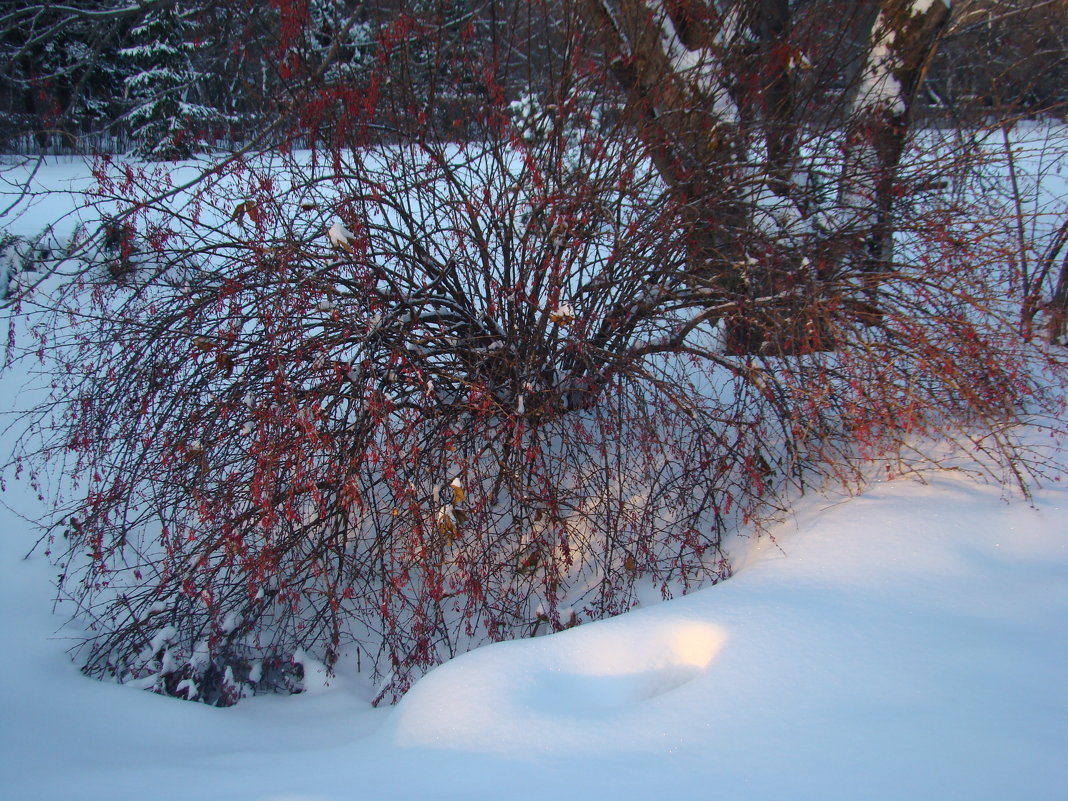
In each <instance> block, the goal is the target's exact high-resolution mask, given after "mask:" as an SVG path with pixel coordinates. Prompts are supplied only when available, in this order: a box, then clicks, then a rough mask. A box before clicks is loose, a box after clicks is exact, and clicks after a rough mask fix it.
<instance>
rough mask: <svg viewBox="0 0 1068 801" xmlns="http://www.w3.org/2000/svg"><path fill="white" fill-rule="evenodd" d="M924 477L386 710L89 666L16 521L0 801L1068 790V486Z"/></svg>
mask: <svg viewBox="0 0 1068 801" xmlns="http://www.w3.org/2000/svg"><path fill="white" fill-rule="evenodd" d="M927 481H928V483H927V484H926V485H923V484H919V483H916V482H913V481H907V480H899V481H895V482H889V483H884V484H880V485H877V486H874V487H872V488H871V490H870V491H868V492H867V493H865V494H864V495H863V496H861V497H858V498H854V499H851V500H849V501H848V502H845V503H842V504H839V505H837V506H834V507H832V508H827V509H821V508H820V506H821V505H825V504H826V501H822V502H821V501H819V500H816V499H812V500H809V501H807V502H806V503H805V505H804V507H803V509H802V512H801V513H800V515H799V517H798V519H797V520H796V521H794V522H791V523H789V524H784V525H782V526H780V527H778V528H777V529H775V531H774V537H775V541H774V542H773V541H772V540H771V539H768V538H763V539H760V540H757V541H751V542H750V543H748V552H747V556H746V562H747V563H746V564H745V565H744V567H743V568H742V569H741V570H740V571H739V573H738V575H737V576H735V577H734V578H733V579H731V580H730V581H727V582H725V583H723V584H720V585H718V586H716V587H711V588H709V589H706V590H703V591H700V592H697V593H695V594H693V595H691V596H689V597H687V598H683V599H679V600H675V601H670V602H667V603H664V604H659V605H656V606H653V607H649V608H647V609H644V610H641V611H638V612H634V613H631V614H627V615H625V616H623V617H620V618H616V619H614V620H609V621H604V622H601V623H593V624H589V625H586V626H583V627H581V628H578V629H574V630H570V631H567V632H564V633H562V634H557V635H552V636H549V637H542V638H538V639H533V640H524V641H518V642H511V643H503V644H499V645H492V646H488V647H485V648H482V649H479V650H477V651H475V652H472V653H470V654H468V655H466V656H462V657H459V658H457V659H456V660H454V661H453V662H451V663H448V664H446V665H444V666H442V667H440V668H438V669H436V670H434V671H432V672H431V673H430V674H429V675H428V676H426V677H425V678H424V679H423V680H422V681H420V682H419V683H418V684H417V685H416V686H415V688H414V689H413V690H412V691H411V692H410V693H409V694H408V695H407V696H406V697H405V698H404V700H403V701H402V702H401V703H400V704H399V705H398V706H397V707H396V708H394V709H391V710H385V709H383V710H374V709H371V708H370V707H369V706H368V704H367V701H366V698H365V697H364V696H363V694H362V691H360V690H357V688H355V687H354V686H351V685H350V684H347V683H346V682H344V681H343V680H338V681H336V682H333V683H332V684H331V685H330V686H328V687H324V688H322V689H321V690H319V691H317V692H312V693H308V694H305V695H301V696H295V697H287V698H283V697H258V698H251V699H246V700H245V701H242V702H241V703H240V704H239V705H238V706H237V707H234V708H231V709H214V708H210V707H206V706H203V705H200V704H192V703H185V702H181V701H175V700H172V699H167V698H163V697H159V696H154V695H151V694H149V693H146V692H141V691H138V690H135V689H132V688H130V687H124V686H118V685H107V684H99V683H97V682H95V681H91V680H89V679H85V678H82V677H81V676H80V675H79V674H78V672H77V669H76V668H75V667H74V666H73V665H72V664H71V663H70V662H69V661H68V660H67V659H66V658H65V656H64V654H63V650H64V647H65V645H66V644H67V643H65V642H64V640H63V638H62V636H63V635H62V632H61V631H60V632H59V633H55V634H54V632H57V630H58V629H60V626H61V624H62V619H61V618H58V617H52V616H50V614H49V608H50V607H49V581H50V573H51V568H50V567H49V565H48V563H47V562H46V561H45V560H44V559H43V558H40V557H34V558H31V559H30V560H27V561H24V560H22V558H21V557H22V556H23V554H24V553H25V552H26V551H27V550H28V549H29V547H30V546H31V545H32V543H33V540H34V534H33V532H32V530H31V529H30V527H29V526H28V525H27V524H26V523H25V522H24V521H22V520H20V519H18V518H17V517H15V516H14V515H13V514H11V513H9V512H6V513H5V516H4V518H3V526H4V537H3V540H2V542H3V545H2V550H0V570H2V574H0V593H2V594H3V604H4V606H3V608H4V609H6V610H7V613H6V614H5V615H4V616H3V623H2V625H3V634H2V641H3V643H4V645H5V648H4V652H5V658H4V659H3V660H2V662H0V665H2V668H0V669H2V671H3V672H2V674H0V675H2V678H0V693H2V695H0V710H2V711H3V724H2V727H3V732H2V738H3V742H2V746H0V754H2V757H0V759H2V762H3V776H4V779H3V784H4V786H5V789H4V792H3V795H4V797H5V798H11V799H19V800H20V801H30V799H56V801H59V800H60V799H75V798H76V799H80V801H91V800H92V799H101V800H102V801H103V800H104V799H107V801H116V800H117V799H118V800H121V799H149V798H151V799H160V800H161V801H162V800H163V799H183V801H184V799H189V798H196V799H228V800H232V801H242V800H243V799H249V800H250V801H251V800H253V799H257V800H262V801H267V799H270V801H283V799H285V800H286V801H296V800H297V799H301V800H302V801H341V800H342V799H346V800H348V799H385V798H396V799H424V798H456V799H461V798H462V799H472V798H476V799H497V798H509V799H525V798H530V799H535V798H546V797H550V798H577V799H601V798H603V799H640V798H652V797H662V798H676V799H681V798H694V799H698V798H701V799H704V798H713V797H723V798H731V799H736V801H737V800H739V799H754V800H757V799H761V800H766V799H821V801H831V799H843V800H845V799H849V800H850V801H853V800H854V799H861V798H863V799H939V800H940V801H945V800H948V799H962V800H963V799H968V800H969V801H976V800H977V799H1009V798H1012V799H1031V800H1032V801H1037V800H1038V799H1050V800H1051V801H1052V799H1062V798H1064V788H1065V787H1066V786H1068V762H1066V761H1065V759H1064V754H1065V753H1066V748H1068V685H1066V683H1065V682H1064V681H1063V678H1064V665H1065V664H1066V663H1068V625H1066V624H1068V536H1066V535H1068V492H1066V491H1065V490H1064V489H1061V488H1054V489H1047V490H1043V491H1041V492H1039V493H1038V494H1037V496H1036V503H1035V506H1034V507H1031V506H1029V505H1028V504H1027V503H1025V502H1024V501H1022V500H1018V499H1017V500H1014V501H1011V502H1007V501H1006V499H1005V497H1004V494H1003V492H1002V491H1001V490H1000V489H998V488H996V487H992V486H989V485H984V484H981V483H979V482H976V481H974V480H972V479H970V478H969V477H968V476H966V475H965V474H963V473H932V474H928V476H927ZM10 494H11V493H10V492H9V495H10Z"/></svg>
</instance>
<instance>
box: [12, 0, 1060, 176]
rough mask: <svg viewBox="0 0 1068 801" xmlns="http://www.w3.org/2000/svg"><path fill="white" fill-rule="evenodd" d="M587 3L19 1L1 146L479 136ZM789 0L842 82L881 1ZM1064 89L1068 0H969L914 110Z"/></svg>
mask: <svg viewBox="0 0 1068 801" xmlns="http://www.w3.org/2000/svg"><path fill="white" fill-rule="evenodd" d="M583 5H584V4H583V3H579V2H568V0H530V1H529V2H528V0H271V2H249V1H248V0H188V1H187V0H182V1H180V2H174V0H139V1H138V2H135V1H134V0H72V1H71V2H69V3H65V4H62V5H60V4H55V3H51V2H35V3H25V2H20V3H11V2H9V3H5V4H4V6H5V8H4V10H3V11H0V65H2V72H0V150H3V151H6V152H9V153H11V152H16V153H27V154H28V153H91V152H120V153H121V152H128V151H131V150H133V151H136V152H137V153H138V154H139V155H141V156H143V157H147V158H150V159H157V160H166V159H173V158H184V157H187V156H190V155H192V154H193V153H196V152H200V151H204V150H210V149H213V148H224V149H225V148H231V147H234V146H240V145H245V144H249V143H251V142H253V141H258V143H259V144H263V145H271V144H277V143H280V142H282V141H287V142H289V143H293V142H294V141H295V137H294V134H297V136H298V138H300V139H307V140H314V139H316V138H317V137H324V136H337V135H339V134H343V135H345V136H348V137H350V138H351V137H353V136H354V132H353V130H352V126H354V125H356V126H357V127H358V128H359V130H358V132H357V134H358V136H357V138H358V139H359V138H362V139H364V140H365V141H366V140H370V139H375V140H378V141H382V140H383V139H389V138H393V137H401V138H403V137H404V136H405V134H413V133H414V134H416V135H418V136H420V138H423V137H426V136H431V137H433V138H435V139H437V140H463V139H470V138H477V137H478V136H480V132H483V131H484V130H485V129H486V127H487V126H492V125H493V124H494V120H493V119H492V116H493V113H494V112H493V111H492V110H493V109H497V110H498V111H499V110H500V109H502V108H506V107H507V104H509V103H513V102H516V101H517V100H521V99H522V97H523V96H524V95H525V94H528V93H529V94H531V95H534V96H538V95H539V93H540V92H541V91H542V90H544V89H545V88H546V87H549V86H557V85H559V81H557V80H556V79H555V78H554V75H553V73H554V72H557V71H559V70H562V69H570V68H571V66H573V65H574V61H575V59H576V58H577V57H579V56H581V53H580V52H577V51H576V49H575V48H574V42H575V36H576V33H577V32H578V31H579V30H580V29H582V28H583V27H585V28H590V27H592V26H591V25H590V24H589V23H590V16H589V14H585V13H584V12H583V9H582V6H583ZM791 5H792V6H793V9H792V16H793V20H794V22H793V26H794V27H793V37H792V38H793V39H794V41H793V43H792V44H793V46H795V47H797V48H799V50H800V51H801V52H802V53H804V54H805V56H806V58H812V59H819V60H820V62H821V63H806V64H805V65H804V68H805V70H806V71H807V72H808V73H811V75H810V78H809V80H810V81H811V82H813V83H814V84H819V85H820V86H821V87H822V90H823V91H826V90H827V88H828V87H831V88H832V89H833V88H834V87H837V88H838V89H840V90H842V91H845V90H846V89H847V88H848V86H849V83H850V80H851V79H852V78H853V77H855V73H856V71H857V69H859V66H860V64H861V63H862V59H863V48H864V44H865V39H864V32H865V31H866V30H867V29H868V28H869V27H870V23H871V19H872V17H873V15H874V14H875V13H876V11H877V6H878V3H875V2H872V0H800V1H799V2H794V3H792V4H791ZM828 47H829V48H831V49H832V50H834V51H835V53H834V57H833V59H831V58H826V56H827V55H828V54H827V53H826V50H825V49H826V48H828ZM587 55H589V56H592V55H593V54H592V53H588V54H587ZM824 62H826V63H833V64H834V67H833V69H834V70H835V71H836V74H835V75H834V76H827V75H826V70H827V69H828V67H826V65H825V63H824ZM817 76H818V77H817ZM828 78H830V80H828ZM1065 87H1068V6H1065V5H1064V4H1063V3H1061V2H1059V0H965V1H963V2H960V1H958V2H956V3H954V9H953V21H952V22H951V25H950V26H949V28H948V30H947V31H946V33H945V35H944V37H943V41H942V43H941V46H940V48H939V52H938V56H937V58H936V59H935V60H934V62H933V64H932V65H931V68H930V70H929V71H928V74H927V80H926V85H925V91H924V92H923V94H922V96H921V97H920V98H918V102H917V108H916V110H915V113H918V114H920V115H922V116H923V117H925V118H929V119H930V121H932V122H934V121H936V120H939V121H942V120H946V121H950V122H961V121H966V122H974V121H982V120H984V119H987V118H989V117H991V116H994V115H995V114H996V115H998V116H1000V115H1002V114H1003V113H1005V112H1006V111H1008V113H1010V114H1018V115H1040V114H1056V115H1062V114H1063V113H1064V110H1065V104H1066V103H1068V90H1066V89H1065ZM543 101H544V98H543ZM824 107H826V108H833V107H835V105H834V104H826V105H825V106H824ZM295 111H296V112H297V113H296V114H294V112H295ZM298 117H299V121H298V119H297V118H298ZM338 126H340V128H342V129H344V130H341V131H339V130H338ZM295 128H299V130H295ZM257 137H258V138H259V139H258V140H257ZM355 143H356V141H353V144H355ZM305 144H308V145H311V144H314V141H307V142H305Z"/></svg>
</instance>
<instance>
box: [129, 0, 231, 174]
mask: <svg viewBox="0 0 1068 801" xmlns="http://www.w3.org/2000/svg"><path fill="white" fill-rule="evenodd" d="M198 11H199V9H197V8H196V7H193V8H190V7H188V6H186V5H185V4H182V3H178V4H175V5H168V6H163V7H160V8H158V9H154V10H152V11H150V12H149V13H148V14H146V15H145V17H144V19H143V20H142V21H141V22H140V23H138V25H136V26H135V27H134V28H133V29H132V30H131V32H130V41H131V44H130V45H129V46H127V47H125V48H123V49H122V51H121V55H122V56H123V57H124V58H125V59H127V60H128V61H129V63H130V65H131V67H132V69H131V74H130V75H129V77H127V78H126V81H125V84H126V86H125V88H126V97H127V100H128V101H130V102H131V108H130V110H129V111H128V112H127V115H126V118H127V120H128V121H129V123H130V127H131V130H132V134H133V137H134V139H135V140H136V141H137V147H136V152H137V154H138V155H140V156H142V157H144V158H148V159H153V160H157V161H168V160H175V159H183V158H188V157H189V156H191V155H193V154H194V153H196V152H198V151H199V150H201V149H202V148H203V144H204V142H205V139H206V135H207V134H208V133H209V129H210V128H211V127H213V126H217V125H219V124H220V123H222V122H223V121H224V118H223V115H221V114H220V113H219V112H218V111H217V110H216V109H215V108H213V107H212V106H210V105H208V104H206V103H203V102H198V101H200V94H201V93H200V91H199V89H200V80H199V79H200V75H199V73H198V71H197V69H196V67H195V65H194V62H193V55H194V53H195V51H196V49H197V47H198V33H199V30H198V29H199V25H198V23H197V18H196V17H197V14H198Z"/></svg>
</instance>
